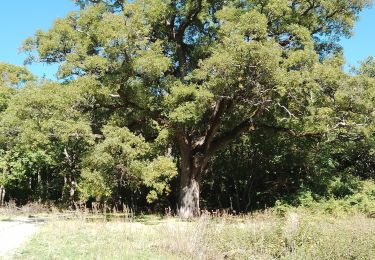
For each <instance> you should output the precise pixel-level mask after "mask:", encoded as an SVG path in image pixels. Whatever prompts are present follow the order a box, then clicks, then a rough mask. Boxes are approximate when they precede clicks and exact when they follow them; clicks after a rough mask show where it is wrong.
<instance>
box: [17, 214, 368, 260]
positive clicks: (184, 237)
mask: <svg viewBox="0 0 375 260" xmlns="http://www.w3.org/2000/svg"><path fill="white" fill-rule="evenodd" d="M374 256H375V219H371V218H367V217H366V216H363V215H352V216H346V217H334V216H327V215H311V214H307V213H288V214H287V215H286V216H285V217H278V216H276V215H274V214H257V215H255V216H248V217H230V216H228V217H216V218H211V217H208V216H203V217H201V218H199V219H197V220H195V221H182V220H179V219H177V218H158V217H152V216H148V217H144V218H135V219H116V220H111V221H106V220H105V219H104V218H97V219H92V218H87V217H85V216H83V217H77V218H72V219H70V220H66V219H65V220H59V219H54V220H50V221H48V222H47V223H46V224H43V225H42V226H41V227H40V229H39V232H38V233H37V234H36V235H35V236H34V237H33V238H32V239H31V240H30V241H29V242H28V243H27V244H26V245H25V246H24V247H23V248H20V249H19V250H18V252H17V254H16V259H373V258H374Z"/></svg>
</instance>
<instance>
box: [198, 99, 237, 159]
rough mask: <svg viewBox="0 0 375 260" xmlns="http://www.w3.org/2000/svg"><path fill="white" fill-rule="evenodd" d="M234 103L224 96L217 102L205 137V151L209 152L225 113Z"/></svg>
mask: <svg viewBox="0 0 375 260" xmlns="http://www.w3.org/2000/svg"><path fill="white" fill-rule="evenodd" d="M231 105H232V100H229V99H226V98H222V99H221V100H219V102H217V104H216V106H215V109H214V112H213V114H212V116H211V118H210V120H209V123H208V127H207V131H206V134H205V137H204V151H205V152H207V151H208V149H209V147H210V145H211V143H212V140H213V138H214V136H215V134H216V133H217V131H218V130H219V127H220V123H221V120H222V117H223V115H224V114H225V112H226V111H227V110H228V108H229V107H230V106H231Z"/></svg>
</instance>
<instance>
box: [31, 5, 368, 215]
mask: <svg viewBox="0 0 375 260" xmlns="http://www.w3.org/2000/svg"><path fill="white" fill-rule="evenodd" d="M76 2H77V4H79V5H80V7H81V10H80V11H77V12H73V13H70V14H69V15H68V16H67V17H65V18H64V19H58V20H56V22H55V23H54V25H53V27H52V28H51V29H50V30H49V31H47V32H44V31H38V32H37V33H36V35H35V37H33V38H30V39H28V40H26V42H25V45H24V49H25V50H26V51H29V52H30V54H31V55H30V59H29V61H41V62H47V63H60V64H61V66H60V69H59V72H58V76H59V77H60V78H62V79H66V80H74V79H76V78H77V77H89V78H91V80H92V79H93V80H96V81H98V82H100V84H101V86H102V87H103V88H105V89H107V90H108V93H109V94H108V96H107V97H104V98H101V99H100V102H98V105H99V106H101V107H103V108H107V109H110V110H111V111H113V113H117V112H118V111H119V110H120V111H122V115H123V116H124V117H126V118H127V119H126V122H127V124H126V125H125V126H126V127H128V128H129V129H130V130H133V131H138V132H139V131H140V132H142V130H139V129H142V125H143V129H145V127H144V125H146V124H152V125H154V126H155V125H156V127H155V128H156V129H158V133H162V134H163V135H165V133H167V134H168V137H169V140H170V144H171V146H169V145H166V147H165V150H166V151H167V152H168V150H169V147H174V146H173V144H177V145H176V146H177V147H178V153H179V157H180V160H179V161H180V165H179V177H180V183H181V184H180V199H179V212H180V215H181V216H183V217H190V216H194V215H197V214H199V178H200V176H201V175H202V174H203V173H204V172H205V170H206V168H207V164H208V162H209V160H210V157H211V156H212V155H213V154H215V153H216V152H217V151H218V150H219V149H222V148H224V147H225V146H226V145H228V144H229V143H230V142H231V141H233V140H234V139H236V138H237V137H238V136H240V135H241V134H243V133H251V132H252V131H253V130H255V129H262V128H264V129H273V130H279V131H286V132H288V133H290V134H291V135H312V136H313V135H316V134H317V133H319V132H321V131H324V130H325V129H326V128H329V127H334V126H335V124H336V125H337V124H338V123H339V122H334V120H331V121H332V122H331V121H329V122H328V123H324V124H319V123H317V120H319V119H322V118H323V119H324V118H327V117H329V115H330V111H331V110H330V109H328V108H329V107H330V106H331V105H332V99H333V95H334V93H335V90H336V89H337V87H338V86H337V85H336V84H335V82H337V80H336V79H338V78H340V77H344V78H345V75H344V73H342V70H341V66H342V62H341V61H340V59H339V58H337V57H336V56H340V55H339V53H340V46H339V45H338V39H339V38H340V37H343V36H350V35H351V33H352V28H353V23H354V21H355V20H356V19H357V15H358V13H359V12H360V11H361V10H362V9H363V8H365V7H367V6H368V5H369V4H370V1H368V0H351V1H347V0H247V1H242V0H232V1H224V0H134V1H129V2H127V1H122V0H117V1H110V0H103V1H101V0H96V1H93V0H91V1H89V0H85V1H80V0H77V1H76ZM140 125H141V127H139V126H140ZM95 127H96V128H98V129H99V130H98V131H99V132H100V125H99V126H95V124H94V128H95ZM149 138H151V139H152V135H151V136H150V137H149ZM155 138H157V137H156V136H155Z"/></svg>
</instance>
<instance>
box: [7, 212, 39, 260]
mask: <svg viewBox="0 0 375 260" xmlns="http://www.w3.org/2000/svg"><path fill="white" fill-rule="evenodd" d="M37 226H38V221H36V220H34V219H29V218H17V219H14V220H10V221H0V259H3V258H5V259H9V258H10V257H11V254H12V253H14V252H15V249H17V248H18V247H19V246H20V245H22V244H23V243H24V242H25V241H27V240H28V239H29V238H30V237H31V236H32V235H33V234H34V233H35V232H36V231H37V228H38V227H37Z"/></svg>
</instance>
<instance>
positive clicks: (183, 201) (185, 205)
mask: <svg viewBox="0 0 375 260" xmlns="http://www.w3.org/2000/svg"><path fill="white" fill-rule="evenodd" d="M180 177H181V180H180V196H179V209H178V213H179V216H180V217H182V218H193V217H196V216H198V215H199V213H200V210H199V181H198V180H197V178H196V176H194V173H193V172H192V171H189V170H187V169H182V171H181V176H180Z"/></svg>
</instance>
